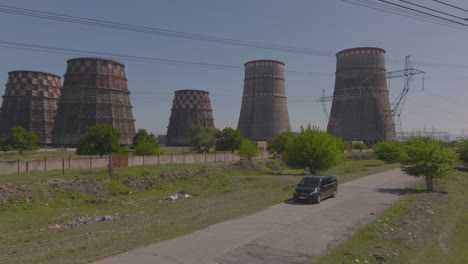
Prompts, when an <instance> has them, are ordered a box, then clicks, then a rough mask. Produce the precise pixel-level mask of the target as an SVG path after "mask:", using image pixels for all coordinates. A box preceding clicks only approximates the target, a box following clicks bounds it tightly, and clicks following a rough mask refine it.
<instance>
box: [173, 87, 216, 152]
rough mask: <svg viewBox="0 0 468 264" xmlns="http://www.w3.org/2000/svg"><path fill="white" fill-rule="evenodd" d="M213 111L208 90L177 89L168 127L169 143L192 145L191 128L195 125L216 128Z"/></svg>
mask: <svg viewBox="0 0 468 264" xmlns="http://www.w3.org/2000/svg"><path fill="white" fill-rule="evenodd" d="M212 112H213V110H212V109H211V103H210V97H209V93H208V92H206V91H200V90H179V91H176V92H175V96H174V101H173V105H172V109H171V117H170V118H169V126H168V127H167V145H168V146H188V145H190V139H191V138H190V129H191V128H192V127H193V126H201V127H211V128H214V122H213V120H214V119H213V113H212Z"/></svg>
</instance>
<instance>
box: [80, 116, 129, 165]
mask: <svg viewBox="0 0 468 264" xmlns="http://www.w3.org/2000/svg"><path fill="white" fill-rule="evenodd" d="M120 136H121V134H120V132H119V131H118V130H117V129H116V128H114V127H112V126H109V125H106V124H102V125H97V126H90V127H88V128H87V130H86V133H85V134H84V135H83V136H82V137H81V138H79V139H78V142H77V143H78V144H77V147H76V154H78V155H100V156H101V157H102V156H103V155H110V154H112V153H120V152H122V151H123V148H122V146H120V145H119V140H120Z"/></svg>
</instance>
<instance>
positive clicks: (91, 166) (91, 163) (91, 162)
mask: <svg viewBox="0 0 468 264" xmlns="http://www.w3.org/2000/svg"><path fill="white" fill-rule="evenodd" d="M89 168H90V169H92V168H93V157H89Z"/></svg>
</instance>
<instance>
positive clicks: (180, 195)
mask: <svg viewBox="0 0 468 264" xmlns="http://www.w3.org/2000/svg"><path fill="white" fill-rule="evenodd" d="M179 198H181V199H187V198H192V196H191V195H190V194H187V193H183V192H175V193H173V194H171V195H170V196H164V197H163V198H162V199H163V200H168V201H175V200H177V199H179Z"/></svg>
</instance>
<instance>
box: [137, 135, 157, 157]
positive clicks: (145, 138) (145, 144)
mask: <svg viewBox="0 0 468 264" xmlns="http://www.w3.org/2000/svg"><path fill="white" fill-rule="evenodd" d="M133 149H134V153H135V155H140V156H142V155H158V154H160V153H161V152H160V150H159V143H158V141H157V139H156V137H155V136H154V134H153V133H150V134H148V131H146V129H143V128H140V129H138V132H137V133H136V135H135V136H134V137H133Z"/></svg>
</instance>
